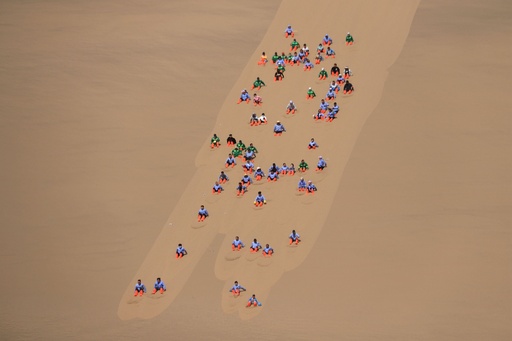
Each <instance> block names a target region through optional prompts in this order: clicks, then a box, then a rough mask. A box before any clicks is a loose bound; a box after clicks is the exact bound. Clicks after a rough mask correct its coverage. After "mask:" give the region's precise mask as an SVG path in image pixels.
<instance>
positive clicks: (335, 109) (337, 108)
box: [332, 102, 340, 115]
mask: <svg viewBox="0 0 512 341" xmlns="http://www.w3.org/2000/svg"><path fill="white" fill-rule="evenodd" d="M332 111H334V115H336V114H337V113H338V112H339V111H340V107H339V106H338V103H336V102H334V103H333V105H332Z"/></svg>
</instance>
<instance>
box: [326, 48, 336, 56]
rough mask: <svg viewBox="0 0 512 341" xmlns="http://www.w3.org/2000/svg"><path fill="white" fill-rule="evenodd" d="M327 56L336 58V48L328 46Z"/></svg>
mask: <svg viewBox="0 0 512 341" xmlns="http://www.w3.org/2000/svg"><path fill="white" fill-rule="evenodd" d="M325 56H326V57H327V58H329V57H332V58H334V56H336V52H334V50H333V49H331V48H330V47H327V51H325Z"/></svg>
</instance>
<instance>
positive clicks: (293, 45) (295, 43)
mask: <svg viewBox="0 0 512 341" xmlns="http://www.w3.org/2000/svg"><path fill="white" fill-rule="evenodd" d="M290 46H291V47H290V51H294V50H298V49H299V48H300V44H299V42H298V41H297V39H293V41H292V42H291V44H290Z"/></svg>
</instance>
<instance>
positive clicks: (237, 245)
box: [231, 236, 245, 251]
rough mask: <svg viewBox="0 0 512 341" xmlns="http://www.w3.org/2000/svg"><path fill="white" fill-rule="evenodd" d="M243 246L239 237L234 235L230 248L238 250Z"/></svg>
mask: <svg viewBox="0 0 512 341" xmlns="http://www.w3.org/2000/svg"><path fill="white" fill-rule="evenodd" d="M243 247H245V245H244V243H243V242H242V241H241V240H240V237H238V236H236V237H235V240H233V242H232V243H231V250H233V251H240V249H242V248H243Z"/></svg>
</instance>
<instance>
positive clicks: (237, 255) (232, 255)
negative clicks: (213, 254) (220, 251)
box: [224, 251, 242, 262]
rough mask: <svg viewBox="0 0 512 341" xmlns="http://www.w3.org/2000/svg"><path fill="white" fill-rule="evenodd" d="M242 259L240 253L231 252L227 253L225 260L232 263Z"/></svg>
mask: <svg viewBox="0 0 512 341" xmlns="http://www.w3.org/2000/svg"><path fill="white" fill-rule="evenodd" d="M240 257H242V254H241V252H240V251H231V252H227V253H226V255H225V256H224V259H225V260H227V261H230V262H232V261H234V260H237V259H239V258H240Z"/></svg>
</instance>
